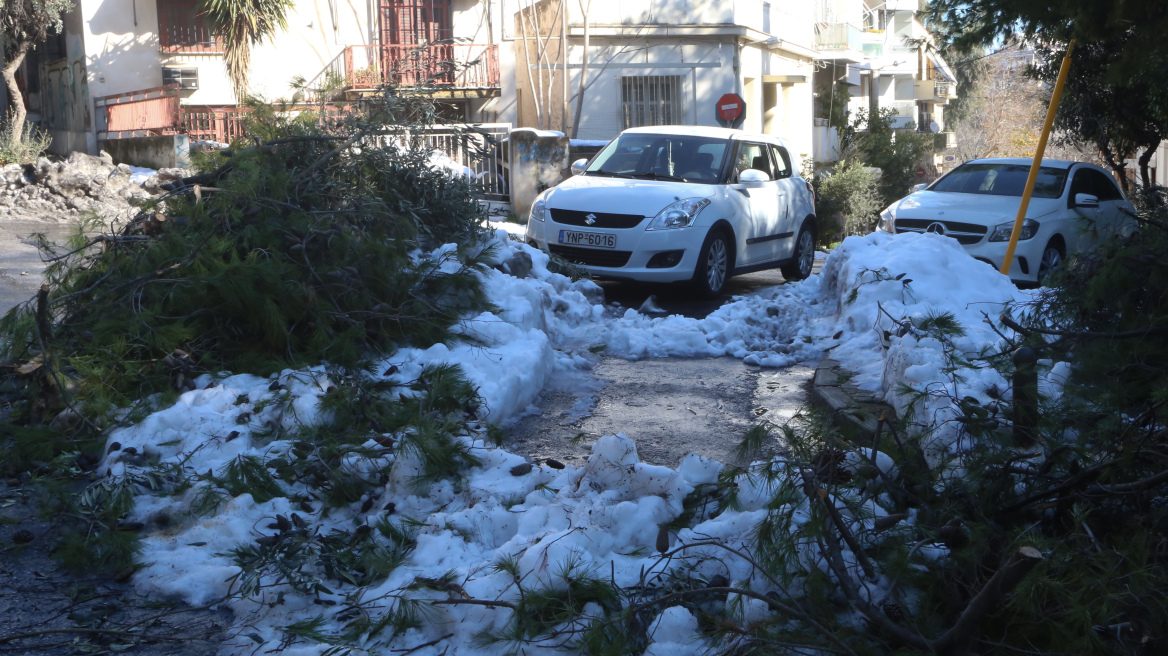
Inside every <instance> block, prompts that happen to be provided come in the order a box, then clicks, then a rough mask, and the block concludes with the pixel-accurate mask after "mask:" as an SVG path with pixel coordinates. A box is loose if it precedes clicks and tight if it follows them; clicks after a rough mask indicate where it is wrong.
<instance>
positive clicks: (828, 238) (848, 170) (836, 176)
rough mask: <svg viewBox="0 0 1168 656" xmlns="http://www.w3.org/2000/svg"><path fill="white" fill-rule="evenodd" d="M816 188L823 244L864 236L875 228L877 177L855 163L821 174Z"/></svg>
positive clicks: (881, 206)
mask: <svg viewBox="0 0 1168 656" xmlns="http://www.w3.org/2000/svg"><path fill="white" fill-rule="evenodd" d="M815 186H816V189H815V200H816V211H817V212H818V214H819V218H820V221H821V225H822V226H823V229H822V230H821V232H822V234H821V235H820V241H821V242H822V243H823V244H829V243H831V242H833V241H838V240H839V238H840V237H847V236H850V235H866V234H868V233H869V232H871V231H872V230H873V229H874V228H875V227H876V223H877V222H878V221H879V219H880V210H881V209H882V208H883V205H881V201H882V199H881V197H880V189H879V186H878V177H877V175H876V173H875V172H874V171H872V170H871V169H869V168H868V167H867V166H864V165H863V164H862V163H861V162H859V161H858V160H854V159H853V160H849V161H844V162H840V163H839V164H837V165H836V166H835V167H834V168H833V169H831V170H828V171H825V172H824V173H822V174H821V175H820V176H819V177H818V178H817V179H816V181H815ZM832 228H835V230H834V231H833V230H832Z"/></svg>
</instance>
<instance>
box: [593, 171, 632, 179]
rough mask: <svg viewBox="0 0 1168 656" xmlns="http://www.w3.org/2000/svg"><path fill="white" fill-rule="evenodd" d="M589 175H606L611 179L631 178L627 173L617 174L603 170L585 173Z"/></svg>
mask: <svg viewBox="0 0 1168 656" xmlns="http://www.w3.org/2000/svg"><path fill="white" fill-rule="evenodd" d="M585 173H587V174H589V175H594V174H595V175H607V176H609V177H611V178H632V177H633V176H632V175H629V174H628V173H617V172H616V171H605V170H604V169H596V170H595V171H585Z"/></svg>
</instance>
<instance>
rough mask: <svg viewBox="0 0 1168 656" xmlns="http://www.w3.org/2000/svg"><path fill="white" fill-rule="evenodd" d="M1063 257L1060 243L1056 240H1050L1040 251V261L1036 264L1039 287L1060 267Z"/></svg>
mask: <svg viewBox="0 0 1168 656" xmlns="http://www.w3.org/2000/svg"><path fill="white" fill-rule="evenodd" d="M1065 257H1066V256H1065V255H1064V253H1063V245H1062V242H1060V241H1059V240H1058V239H1057V238H1056V239H1052V240H1050V243H1049V244H1047V245H1046V248H1044V249H1043V250H1042V259H1041V260H1040V261H1039V262H1038V284H1040V285H1041V284H1042V281H1043V279H1045V278H1046V277H1047V276H1048V275H1050V274H1051V273H1052V272H1054V271H1055V270H1057V269H1058V268H1059V267H1061V266H1062V265H1063V258H1065Z"/></svg>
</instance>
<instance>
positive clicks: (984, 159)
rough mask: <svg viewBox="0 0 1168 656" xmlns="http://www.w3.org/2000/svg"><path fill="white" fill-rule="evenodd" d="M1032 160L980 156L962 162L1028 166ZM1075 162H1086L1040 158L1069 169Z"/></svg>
mask: <svg viewBox="0 0 1168 656" xmlns="http://www.w3.org/2000/svg"><path fill="white" fill-rule="evenodd" d="M1033 162H1034V159H1033V158H1031V157H982V158H980V159H971V160H967V161H965V162H963V163H964V164H1024V165H1026V166H1030V164H1031V163H1033ZM1075 164H1086V162H1072V161H1070V160H1065V159H1046V158H1045V157H1044V158H1043V159H1042V165H1043V166H1049V167H1051V168H1055V169H1069V168H1071V167H1072V166H1074V165H1075Z"/></svg>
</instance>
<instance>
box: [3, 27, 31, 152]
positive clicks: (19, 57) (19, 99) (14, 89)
mask: <svg viewBox="0 0 1168 656" xmlns="http://www.w3.org/2000/svg"><path fill="white" fill-rule="evenodd" d="M31 47H32V44H30V43H28V42H24V43H21V44H20V45H19V46H17V49H16V54H15V55H13V57H12V61H10V62H8V63H7V64H5V65H4V69H3V75H4V83H5V85H7V87H8V101H9V102H10V103H12V114H11V115H9V117H8V119H9V121H11V122H12V137H11V141H10V142H9V144H10V145H11V146H12V147H13V148H15V147H16V145H17V144H19V143H20V141H21V139H23V138H24V119H25V117H26V116H28V111H26V110H25V109H24V94H22V93H20V87H19V86H17V85H16V69H18V68H20V64H21V63H23V62H24V57H25V55H27V54H28V51H29V48H31Z"/></svg>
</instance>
